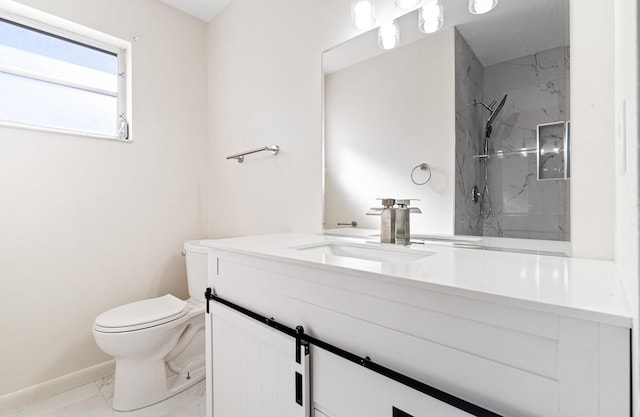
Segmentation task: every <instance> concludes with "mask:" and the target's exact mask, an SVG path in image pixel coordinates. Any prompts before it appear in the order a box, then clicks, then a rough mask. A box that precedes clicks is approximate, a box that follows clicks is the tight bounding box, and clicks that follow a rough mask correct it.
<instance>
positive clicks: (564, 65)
mask: <svg viewBox="0 0 640 417" xmlns="http://www.w3.org/2000/svg"><path fill="white" fill-rule="evenodd" d="M455 45H456V218H455V222H456V224H455V232H456V234H465V235H484V236H500V237H513V238H528V239H546V240H569V180H542V181H539V180H538V179H537V159H536V146H537V143H536V135H537V130H536V127H537V125H539V124H544V123H552V122H558V121H565V120H569V104H568V97H569V94H568V86H569V47H560V48H554V49H550V50H547V51H541V52H538V53H536V54H532V55H527V56H524V57H521V58H517V59H514V60H510V61H506V62H502V63H499V64H495V65H491V66H487V67H486V68H483V67H482V65H481V64H480V62H479V60H478V58H477V57H476V56H475V54H474V53H473V51H472V50H471V48H470V47H469V46H468V44H467V42H466V41H465V40H464V38H463V37H462V36H461V35H460V34H459V33H457V32H456V43H455ZM505 94H507V101H506V103H505V106H504V108H503V109H502V111H501V112H500V114H499V115H498V117H497V118H496V120H495V122H494V123H493V133H492V135H491V139H490V140H489V158H487V159H478V158H473V155H478V154H481V153H483V140H484V127H485V126H484V124H485V123H486V120H487V118H488V117H489V111H487V110H485V109H484V108H482V107H481V106H474V105H473V100H474V98H475V99H478V100H482V101H484V102H485V103H487V104H489V103H491V101H493V100H497V101H498V102H499V101H500V100H501V99H502V97H504V95H505ZM485 164H486V169H487V176H488V182H487V185H488V189H489V192H488V193H487V192H486V191H485V192H484V193H483V194H484V195H485V196H486V197H487V198H486V199H485V201H480V202H479V203H478V204H475V203H473V201H472V200H471V198H470V196H471V188H472V187H473V185H477V186H478V187H479V189H480V191H481V192H482V191H483V186H484V172H485ZM489 203H490V210H489Z"/></svg>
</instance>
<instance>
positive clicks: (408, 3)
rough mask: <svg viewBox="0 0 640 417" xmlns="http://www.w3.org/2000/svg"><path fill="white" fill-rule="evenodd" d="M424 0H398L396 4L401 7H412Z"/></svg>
mask: <svg viewBox="0 0 640 417" xmlns="http://www.w3.org/2000/svg"><path fill="white" fill-rule="evenodd" d="M421 1H422V0H396V6H398V7H399V8H401V9H410V8H412V7H414V6H417V5H418V4H420V2H421Z"/></svg>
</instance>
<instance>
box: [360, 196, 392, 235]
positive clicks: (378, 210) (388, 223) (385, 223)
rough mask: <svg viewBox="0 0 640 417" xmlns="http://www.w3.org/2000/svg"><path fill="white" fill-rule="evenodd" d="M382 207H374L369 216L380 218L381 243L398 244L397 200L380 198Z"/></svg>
mask: <svg viewBox="0 0 640 417" xmlns="http://www.w3.org/2000/svg"><path fill="white" fill-rule="evenodd" d="M378 200H382V207H373V208H371V209H369V211H368V212H367V214H368V215H375V216H380V243H396V210H397V209H396V208H395V207H393V206H394V205H395V204H396V200H394V199H393V198H379V199H378Z"/></svg>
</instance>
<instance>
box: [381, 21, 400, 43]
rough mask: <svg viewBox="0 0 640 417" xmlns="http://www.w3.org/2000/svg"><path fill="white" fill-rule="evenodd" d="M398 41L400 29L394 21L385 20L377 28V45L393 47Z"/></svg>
mask: <svg viewBox="0 0 640 417" xmlns="http://www.w3.org/2000/svg"><path fill="white" fill-rule="evenodd" d="M399 43H400V30H399V29H398V25H397V23H396V21H395V20H394V21H391V22H387V23H385V24H383V25H380V27H379V28H378V46H380V48H382V49H393V48H395V47H396V46H398V44H399Z"/></svg>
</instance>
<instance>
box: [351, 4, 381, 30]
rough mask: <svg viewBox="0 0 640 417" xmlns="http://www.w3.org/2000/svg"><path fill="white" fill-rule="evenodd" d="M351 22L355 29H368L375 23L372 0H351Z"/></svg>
mask: <svg viewBox="0 0 640 417" xmlns="http://www.w3.org/2000/svg"><path fill="white" fill-rule="evenodd" d="M351 22H352V23H353V27H355V28H356V29H360V30H362V29H369V28H370V27H371V26H373V25H374V24H375V23H376V11H375V3H374V0H351Z"/></svg>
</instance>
